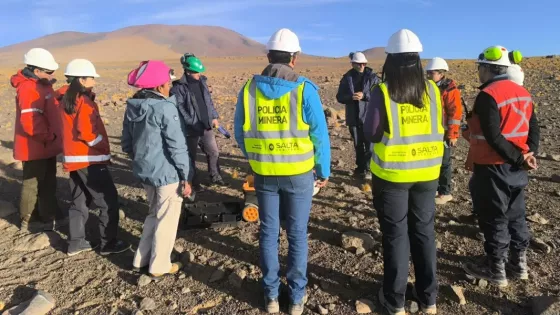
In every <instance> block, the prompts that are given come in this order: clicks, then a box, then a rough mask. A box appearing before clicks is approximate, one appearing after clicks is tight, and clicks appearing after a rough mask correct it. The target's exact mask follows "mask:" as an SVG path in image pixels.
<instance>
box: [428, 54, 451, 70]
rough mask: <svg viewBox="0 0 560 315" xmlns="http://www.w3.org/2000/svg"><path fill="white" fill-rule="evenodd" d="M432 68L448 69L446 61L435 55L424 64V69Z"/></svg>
mask: <svg viewBox="0 0 560 315" xmlns="http://www.w3.org/2000/svg"><path fill="white" fill-rule="evenodd" d="M432 70H445V71H449V66H448V65H447V62H446V61H445V60H444V59H443V58H440V57H435V58H433V59H432V60H430V62H428V65H427V66H426V71H432Z"/></svg>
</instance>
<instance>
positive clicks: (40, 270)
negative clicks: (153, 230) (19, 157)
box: [0, 57, 560, 315]
mask: <svg viewBox="0 0 560 315" xmlns="http://www.w3.org/2000/svg"><path fill="white" fill-rule="evenodd" d="M177 59H178V58H177ZM204 62H205V63H206V65H207V76H208V78H209V83H210V84H211V85H212V87H213V98H214V102H215V103H216V105H217V109H218V112H219V113H220V115H221V116H222V117H221V123H222V125H223V126H225V127H226V128H227V129H228V130H230V132H233V127H232V124H233V113H234V105H235V102H236V98H237V92H238V91H239V89H240V88H241V86H242V85H243V83H244V82H245V81H246V80H247V79H248V78H249V77H250V75H251V74H253V73H259V72H260V71H261V70H262V68H264V66H265V65H266V61H265V59H264V58H255V57H252V58H250V57H246V58H241V57H240V58H212V59H206V60H204ZM170 63H171V64H173V66H174V68H175V69H180V67H179V65H178V62H177V60H175V61H170ZM136 65H137V63H135V62H132V63H118V64H116V63H114V64H111V63H104V64H98V65H97V68H98V72H99V73H100V74H101V75H102V77H101V78H100V79H99V80H98V86H97V87H96V89H95V91H96V93H97V102H98V104H99V106H100V109H101V114H102V117H103V119H104V121H105V123H106V127H107V129H108V132H109V135H110V137H111V149H112V153H113V156H114V157H113V164H112V165H111V167H110V169H111V171H112V175H113V178H114V181H115V183H116V185H117V188H118V191H119V196H120V204H121V205H122V207H121V210H122V213H121V215H122V218H123V219H122V220H121V223H120V232H119V233H120V236H121V237H122V238H123V239H125V240H127V241H129V242H130V243H132V244H133V247H135V246H136V245H137V244H138V240H139V237H140V234H141V231H142V222H143V219H144V217H145V215H146V213H147V204H146V196H145V193H144V191H143V189H142V188H141V185H139V182H138V181H137V180H136V179H135V178H134V176H133V174H132V173H131V169H130V160H129V159H128V158H127V157H126V155H125V154H123V153H122V152H121V148H120V134H121V123H122V117H123V112H124V108H125V100H126V98H127V97H128V96H130V95H132V93H133V90H132V89H131V88H129V87H128V86H127V84H126V81H125V78H126V74H127V73H128V71H129V70H131V69H132V68H133V67H134V66H136ZM371 66H372V67H374V68H375V70H376V71H380V66H381V62H375V63H372V64H371ZM522 66H523V67H524V69H525V72H526V79H525V83H526V87H527V88H528V89H529V91H530V92H531V93H532V95H533V96H534V99H535V101H536V103H537V104H538V107H537V110H538V117H539V120H540V126H541V134H542V138H541V149H540V152H539V160H538V162H539V168H538V170H536V171H534V172H531V173H530V184H529V185H528V187H527V189H526V195H527V198H526V199H527V215H528V221H529V225H530V229H531V232H532V235H533V237H534V239H535V241H534V242H533V246H532V247H531V250H530V251H529V253H528V258H529V266H530V268H531V271H530V280H528V281H526V282H511V283H510V285H509V286H508V287H507V288H505V289H498V288H497V287H494V286H492V285H485V283H476V282H472V281H469V280H468V279H466V278H465V276H464V273H463V271H462V268H461V265H462V263H464V262H466V261H469V260H471V259H475V258H476V257H477V256H478V255H481V254H482V242H481V241H479V240H478V239H477V237H476V234H477V232H478V229H477V227H476V226H475V225H474V224H473V222H470V221H469V220H468V219H467V216H468V215H469V213H470V211H471V207H472V203H471V199H470V196H469V194H468V190H467V182H468V179H469V176H470V174H469V173H468V172H467V171H465V170H464V169H463V168H462V166H463V163H464V160H465V157H466V152H467V143H466V141H465V140H464V139H461V140H460V141H459V145H458V147H457V148H456V149H455V150H454V152H453V165H454V171H453V195H454V197H455V200H454V201H452V202H450V203H448V204H446V205H444V206H438V207H437V210H436V232H437V242H438V253H437V255H438V279H439V284H440V293H439V296H438V307H439V313H440V314H469V315H470V314H472V315H475V314H476V315H479V314H531V313H532V299H533V297H535V296H543V295H559V294H560V273H559V272H558V271H559V267H560V265H559V263H558V256H556V255H557V254H558V250H557V247H558V246H560V241H559V236H560V213H559V211H558V210H559V208H560V207H559V206H560V184H559V183H558V182H560V178H559V175H560V164H559V163H560V162H559V161H560V144H559V142H558V140H559V133H560V120H559V119H558V114H559V112H560V110H558V107H559V106H560V59H559V58H555V59H546V58H540V57H535V58H528V59H527V60H525V61H523V63H522ZM450 67H451V69H452V71H451V73H450V76H451V77H452V78H454V79H456V80H457V81H458V82H459V84H465V86H466V88H465V90H464V91H463V93H464V96H465V99H466V100H467V102H468V103H469V104H472V103H473V100H474V97H475V96H476V93H477V90H476V87H477V85H478V84H477V78H476V72H475V65H474V62H473V61H451V62H450ZM348 68H349V64H348V63H347V59H342V60H340V59H327V58H315V59H311V58H307V59H304V60H302V62H301V63H300V64H299V65H298V66H297V68H296V70H297V71H299V72H300V73H301V74H302V75H305V76H307V77H309V78H310V79H312V80H313V81H315V82H316V83H317V84H318V85H319V86H320V88H321V89H320V94H321V97H322V101H323V105H324V106H325V108H326V109H327V108H328V110H327V111H326V113H327V117H326V119H327V120H328V123H329V133H330V139H331V146H332V177H331V181H330V183H329V186H328V187H327V188H326V189H324V190H323V191H321V193H320V194H319V195H317V196H316V197H315V198H314V201H313V208H312V213H311V220H310V223H309V268H308V276H309V286H308V290H309V295H310V300H309V303H308V304H307V307H306V310H305V314H319V313H320V312H321V311H323V312H324V311H325V310H326V311H328V312H329V313H330V314H356V300H359V299H368V300H371V301H373V302H374V303H373V304H374V305H373V310H372V314H380V308H379V305H378V303H377V299H376V293H377V290H378V288H379V287H380V285H381V281H382V277H383V260H382V254H381V252H382V249H381V244H380V237H379V235H380V234H379V233H380V232H379V223H378V220H377V219H376V214H375V211H374V210H373V208H372V196H371V192H369V191H368V188H369V187H364V184H365V182H362V181H360V180H356V179H354V178H352V176H351V171H352V170H353V168H354V162H353V161H354V153H353V148H352V145H351V140H350V135H349V133H348V130H347V128H346V126H345V123H344V115H343V111H341V110H342V109H343V107H342V105H340V104H337V103H336V98H335V95H336V91H337V88H338V83H339V80H340V78H341V76H342V75H343V74H344V72H346V71H347V70H348ZM16 70H17V68H15V67H12V68H6V67H5V68H3V69H1V70H0V140H1V146H0V199H1V200H2V201H1V203H0V207H1V208H2V211H3V212H6V211H9V210H10V209H12V211H13V210H15V209H17V205H18V199H19V190H20V183H21V181H20V179H21V177H22V171H21V164H20V163H18V162H17V161H14V160H13V159H12V157H11V148H12V146H13V133H14V122H15V105H14V96H15V90H14V89H13V88H12V87H11V86H10V85H9V78H10V76H11V75H12V74H14V73H15V72H16ZM58 80H59V82H63V81H64V78H63V77H62V74H61V73H59V74H58ZM60 85H61V83H57V84H56V87H58V86H60ZM217 138H218V145H219V147H220V151H221V160H220V161H221V165H222V171H223V172H224V177H225V179H226V180H227V181H229V182H231V184H232V185H231V187H229V188H215V187H207V189H206V191H205V192H203V193H201V194H199V195H198V196H197V198H198V201H212V202H216V201H226V200H233V201H239V200H241V198H242V192H241V185H242V182H243V179H244V176H245V174H246V170H247V163H246V162H245V161H244V159H243V158H242V155H241V152H240V151H239V149H238V148H237V146H236V144H235V141H234V140H233V139H230V140H228V139H225V138H224V137H222V136H221V135H218V136H217ZM198 167H199V169H201V170H202V171H203V172H205V171H206V165H205V159H204V157H203V156H202V155H201V154H199V159H198ZM204 174H206V173H204ZM58 177H59V181H58V199H59V201H60V205H61V207H62V208H63V209H64V210H66V209H67V207H68V203H69V186H68V182H67V181H68V179H67V178H68V176H67V174H65V173H64V172H63V171H62V169H61V167H60V165H59V172H58ZM91 213H92V215H91V216H90V222H89V231H90V232H91V235H92V237H95V230H96V229H95V227H96V215H95V213H96V210H95V209H92V210H91ZM17 223H18V215H17V214H16V213H14V214H12V215H9V216H7V217H5V218H3V219H0V301H3V302H4V303H5V304H6V308H9V307H12V306H14V305H17V304H19V303H21V302H23V301H25V300H27V299H29V298H30V297H31V296H32V295H33V292H34V290H35V289H41V290H45V291H47V292H49V293H51V294H52V295H53V296H54V298H55V299H56V307H55V308H54V309H53V310H52V311H51V314H132V313H133V312H134V311H136V310H138V309H139V308H140V305H141V302H142V301H143V300H144V299H145V298H150V299H152V300H153V302H154V303H155V305H150V303H147V302H151V301H150V300H144V303H143V304H142V305H143V306H144V307H146V306H147V308H148V310H144V311H143V313H144V314H264V313H263V311H262V310H261V308H260V307H261V305H262V291H261V287H260V284H259V278H260V275H261V273H260V269H259V267H258V265H259V260H258V259H259V251H258V224H255V223H252V224H251V223H243V224H241V225H240V226H239V227H233V228H223V229H215V230H214V229H207V230H205V229H200V230H184V229H181V230H179V232H178V235H177V240H176V245H175V250H176V253H175V256H176V258H177V259H178V260H181V261H183V262H186V263H187V264H186V267H185V269H184V270H183V271H181V272H180V273H179V274H177V275H175V276H170V277H167V278H165V279H163V280H162V281H159V282H157V283H154V282H152V283H149V284H147V285H142V286H140V285H139V284H138V281H139V277H140V275H139V274H136V273H134V272H132V271H131V270H130V268H131V262H132V258H133V252H132V251H130V252H127V253H124V254H121V255H113V256H107V257H102V256H100V255H99V254H98V253H96V252H89V253H84V254H80V255H77V256H74V257H68V256H66V254H65V250H66V242H65V240H64V239H65V238H66V237H67V236H66V235H67V231H66V230H64V229H62V231H60V232H49V233H47V234H46V235H45V236H41V237H36V238H35V239H33V240H32V241H34V243H33V244H29V243H26V241H29V235H26V234H24V233H22V232H19V230H18V228H17ZM350 231H354V232H359V233H365V234H368V235H371V236H372V237H373V239H374V240H375V242H374V245H373V248H371V249H368V250H367V251H365V252H364V253H359V254H356V252H355V250H354V249H352V248H349V249H345V248H343V245H342V242H341V235H342V234H343V233H345V232H350ZM280 255H281V260H282V261H283V262H285V261H286V257H287V239H286V235H285V233H284V232H282V235H281V252H280ZM411 269H412V267H411ZM409 280H410V282H414V276H413V273H411V274H410V279H409ZM142 284H145V283H142ZM451 286H457V287H461V288H462V289H463V292H464V296H465V298H466V304H465V305H460V304H459V299H458V297H457V296H456V294H455V293H454V291H453V290H452V289H451ZM282 301H285V300H282ZM413 308H414V305H413ZM283 311H284V312H285V311H286V309H285V308H283Z"/></svg>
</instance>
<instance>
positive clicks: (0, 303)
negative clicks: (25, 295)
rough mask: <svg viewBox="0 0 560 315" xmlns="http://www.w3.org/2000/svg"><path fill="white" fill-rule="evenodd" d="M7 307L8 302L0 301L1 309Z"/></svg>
mask: <svg viewBox="0 0 560 315" xmlns="http://www.w3.org/2000/svg"><path fill="white" fill-rule="evenodd" d="M5 307H6V303H4V301H0V311H1V310H3V309H4V308H5Z"/></svg>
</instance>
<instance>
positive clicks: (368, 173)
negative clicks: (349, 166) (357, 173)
mask: <svg viewBox="0 0 560 315" xmlns="http://www.w3.org/2000/svg"><path fill="white" fill-rule="evenodd" d="M365 178H366V180H371V172H370V171H366V174H365Z"/></svg>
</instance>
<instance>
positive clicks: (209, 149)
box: [187, 130, 221, 184]
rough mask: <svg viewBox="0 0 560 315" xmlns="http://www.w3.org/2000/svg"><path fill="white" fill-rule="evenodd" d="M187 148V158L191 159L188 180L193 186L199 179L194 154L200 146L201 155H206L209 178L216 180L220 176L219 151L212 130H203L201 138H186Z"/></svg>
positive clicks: (198, 182)
mask: <svg viewBox="0 0 560 315" xmlns="http://www.w3.org/2000/svg"><path fill="white" fill-rule="evenodd" d="M187 146H188V148H189V157H190V159H191V165H190V166H191V167H190V171H189V172H190V174H189V180H191V181H192V183H193V184H200V178H198V176H197V170H196V153H197V151H198V146H200V150H201V151H202V153H204V155H206V162H207V164H208V173H210V178H211V179H216V178H218V177H220V176H221V175H220V165H219V163H218V159H219V156H220V151H219V149H218V144H217V143H216V136H215V135H214V132H213V131H212V130H205V131H204V135H202V136H201V137H197V136H188V137H187Z"/></svg>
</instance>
